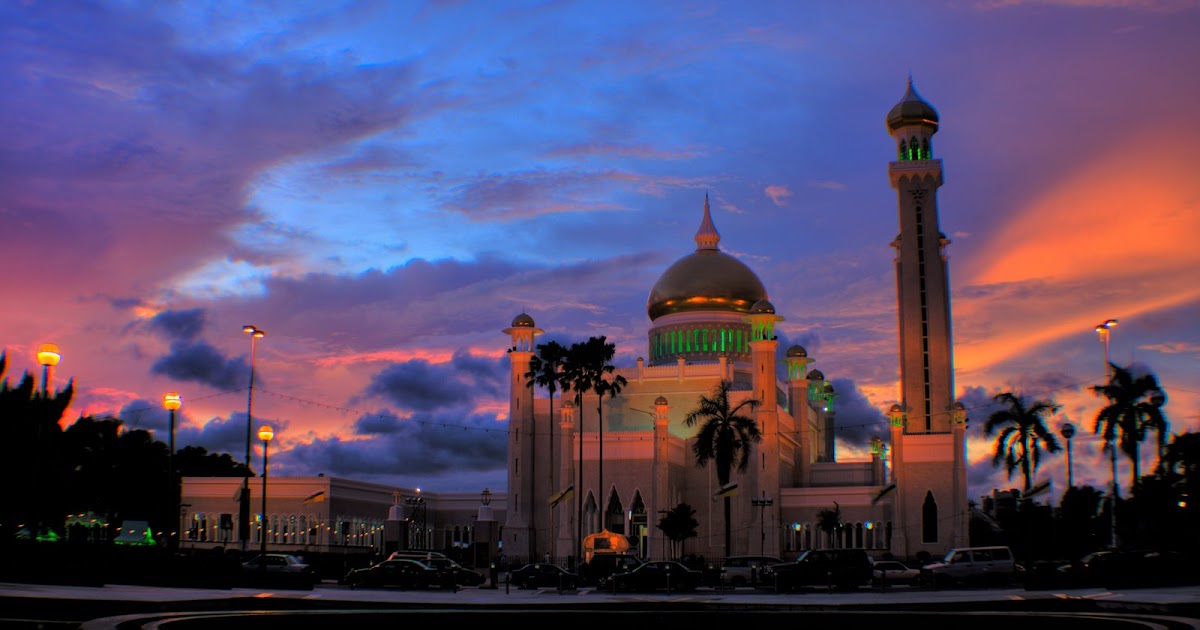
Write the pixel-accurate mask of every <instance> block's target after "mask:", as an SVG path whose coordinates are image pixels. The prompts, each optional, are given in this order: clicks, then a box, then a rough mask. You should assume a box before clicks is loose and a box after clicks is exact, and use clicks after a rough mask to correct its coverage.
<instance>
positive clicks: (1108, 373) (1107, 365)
mask: <svg viewBox="0 0 1200 630" xmlns="http://www.w3.org/2000/svg"><path fill="white" fill-rule="evenodd" d="M1116 326H1117V320H1115V319H1106V320H1104V323H1102V324H1097V325H1096V328H1095V331H1096V334H1097V335H1100V343H1102V344H1104V379H1105V383H1106V384H1107V383H1108V381H1111V380H1112V362H1111V361H1110V360H1109V359H1108V343H1109V338H1110V337H1111V336H1112V329H1113V328H1115V327H1116ZM1109 447H1110V448H1109V455H1110V459H1111V460H1112V509H1111V510H1110V511H1111V512H1112V537H1111V538H1110V539H1109V540H1110V544H1111V545H1112V548H1113V549H1116V548H1117V545H1118V543H1119V541H1118V539H1117V499H1119V498H1120V490H1119V488H1118V486H1117V434H1116V431H1114V432H1113V437H1112V442H1111V443H1110V444H1109Z"/></svg>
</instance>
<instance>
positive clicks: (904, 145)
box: [900, 139, 908, 162]
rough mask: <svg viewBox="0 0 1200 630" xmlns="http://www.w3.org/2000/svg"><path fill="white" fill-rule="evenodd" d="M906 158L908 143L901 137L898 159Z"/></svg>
mask: <svg viewBox="0 0 1200 630" xmlns="http://www.w3.org/2000/svg"><path fill="white" fill-rule="evenodd" d="M907 159H908V143H907V142H905V141H904V140H903V139H901V140H900V161H901V162H903V161H904V160H907Z"/></svg>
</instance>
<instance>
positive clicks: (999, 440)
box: [983, 392, 1062, 494]
mask: <svg viewBox="0 0 1200 630" xmlns="http://www.w3.org/2000/svg"><path fill="white" fill-rule="evenodd" d="M993 400H994V401H995V402H997V403H1000V404H1003V405H1005V407H1004V408H1003V409H998V410H996V411H993V412H992V414H991V415H989V416H988V419H987V423H986V424H985V425H984V427H983V429H984V434H985V435H988V436H990V435H992V434H993V433H995V432H996V431H997V430H999V435H997V436H996V451H995V454H993V456H992V466H993V467H999V466H1000V464H1001V463H1003V464H1004V467H1005V469H1007V471H1008V478H1009V479H1012V476H1013V472H1014V471H1015V470H1016V469H1017V468H1018V467H1019V468H1020V469H1021V475H1022V476H1023V477H1024V478H1025V490H1024V493H1023V494H1028V493H1029V490H1030V488H1031V487H1032V485H1033V480H1032V477H1033V474H1034V473H1036V472H1037V469H1038V466H1039V464H1040V463H1041V456H1042V445H1043V444H1045V446H1046V450H1047V451H1048V452H1051V453H1055V452H1058V451H1060V450H1062V447H1061V446H1059V445H1058V439H1057V438H1056V437H1054V433H1053V432H1052V431H1050V430H1049V429H1048V428H1046V423H1045V422H1044V421H1043V419H1042V417H1043V416H1049V415H1050V414H1053V413H1054V412H1056V411H1058V408H1059V406H1058V405H1057V404H1055V403H1054V401H1052V400H1035V401H1033V403H1032V404H1029V403H1027V402H1026V401H1025V397H1024V396H1018V395H1015V394H1013V393H1011V392H1004V393H1001V394H996V396H995V397H993Z"/></svg>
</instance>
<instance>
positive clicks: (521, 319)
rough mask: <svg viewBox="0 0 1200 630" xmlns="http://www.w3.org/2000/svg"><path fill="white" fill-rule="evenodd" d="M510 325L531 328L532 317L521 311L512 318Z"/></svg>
mask: <svg viewBox="0 0 1200 630" xmlns="http://www.w3.org/2000/svg"><path fill="white" fill-rule="evenodd" d="M512 327H513V328H533V327H534V325H533V318H532V317H530V316H529V315H528V314H527V313H521V314H520V315H517V316H516V317H514V318H513V322H512Z"/></svg>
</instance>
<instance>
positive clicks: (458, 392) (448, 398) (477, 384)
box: [365, 350, 507, 412]
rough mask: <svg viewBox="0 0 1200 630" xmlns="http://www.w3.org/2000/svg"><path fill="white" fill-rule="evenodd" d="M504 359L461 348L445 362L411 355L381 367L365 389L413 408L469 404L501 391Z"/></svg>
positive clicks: (401, 405) (466, 405)
mask: <svg viewBox="0 0 1200 630" xmlns="http://www.w3.org/2000/svg"><path fill="white" fill-rule="evenodd" d="M506 363H507V359H505V358H499V359H493V358H480V357H475V356H472V355H471V354H469V353H468V352H466V351H463V350H460V351H458V352H455V354H454V356H453V357H452V358H451V360H450V361H449V362H448V363H430V362H429V361H426V360H424V359H413V360H410V361H406V362H404V363H398V364H395V365H391V366H389V367H387V368H384V369H383V370H381V371H380V372H379V373H378V374H376V375H375V376H374V377H373V378H372V379H371V382H370V383H369V384H368V385H367V387H366V390H365V393H366V394H368V395H376V396H381V397H382V398H384V399H386V400H387V401H389V402H391V403H392V404H394V405H396V406H397V407H400V408H401V409H406V410H412V411H425V412H428V411H434V410H438V409H445V408H462V407H470V406H471V404H472V401H473V400H475V399H476V398H479V397H485V396H499V395H500V394H501V392H503V391H504V387H505V383H504V382H503V381H504V379H505V378H506V377H507V370H506V369H505V364H506Z"/></svg>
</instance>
